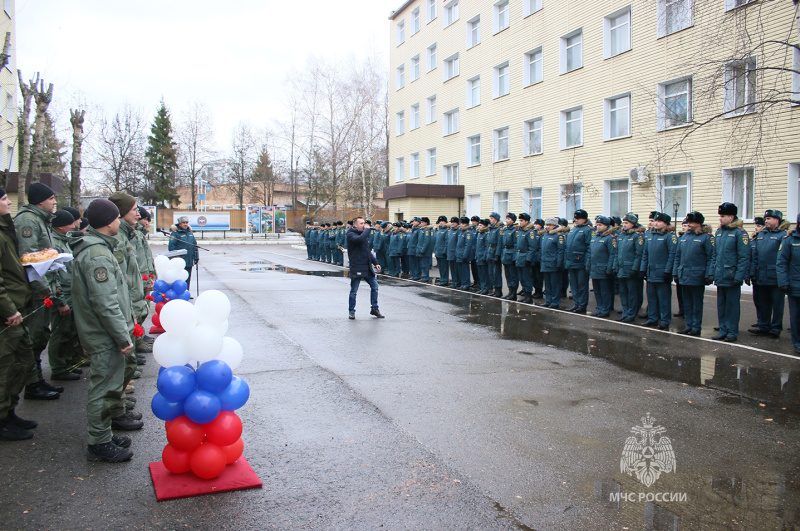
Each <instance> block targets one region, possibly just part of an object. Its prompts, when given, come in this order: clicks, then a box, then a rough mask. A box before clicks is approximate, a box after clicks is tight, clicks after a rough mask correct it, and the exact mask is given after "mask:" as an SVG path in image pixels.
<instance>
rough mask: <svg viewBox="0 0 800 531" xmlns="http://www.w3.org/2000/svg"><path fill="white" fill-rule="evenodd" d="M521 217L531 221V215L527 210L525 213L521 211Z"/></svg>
mask: <svg viewBox="0 0 800 531" xmlns="http://www.w3.org/2000/svg"><path fill="white" fill-rule="evenodd" d="M519 219H524V220H525V221H530V220H531V215H530V214H528V213H527V212H523V213H521V214H520V215H519Z"/></svg>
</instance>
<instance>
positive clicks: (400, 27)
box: [396, 20, 406, 46]
mask: <svg viewBox="0 0 800 531" xmlns="http://www.w3.org/2000/svg"><path fill="white" fill-rule="evenodd" d="M404 42H406V21H405V20H400V21H399V22H398V23H397V44H396V46H400V45H401V44H403V43H404Z"/></svg>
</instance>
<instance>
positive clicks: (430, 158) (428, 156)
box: [425, 147, 436, 177]
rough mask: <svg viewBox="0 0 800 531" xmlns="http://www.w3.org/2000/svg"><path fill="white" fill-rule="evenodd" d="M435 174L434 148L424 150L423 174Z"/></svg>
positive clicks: (428, 175) (427, 175)
mask: <svg viewBox="0 0 800 531" xmlns="http://www.w3.org/2000/svg"><path fill="white" fill-rule="evenodd" d="M431 175H436V148H435V147H432V148H428V149H426V150H425V176H426V177H430V176H431Z"/></svg>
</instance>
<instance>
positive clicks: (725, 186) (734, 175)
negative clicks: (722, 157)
mask: <svg viewBox="0 0 800 531" xmlns="http://www.w3.org/2000/svg"><path fill="white" fill-rule="evenodd" d="M754 181H755V168H753V167H748V168H729V169H725V170H722V202H723V203H724V202H730V203H733V204H734V205H736V206H737V207H738V209H739V217H740V218H742V219H744V220H746V221H749V220H752V219H753V217H754V216H755V214H754V213H753V206H754V200H753V199H754V198H753V185H754Z"/></svg>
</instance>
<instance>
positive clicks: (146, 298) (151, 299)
mask: <svg viewBox="0 0 800 531" xmlns="http://www.w3.org/2000/svg"><path fill="white" fill-rule="evenodd" d="M144 299H145V300H148V301H154V300H156V298H155V297H153V296H152V295H145V297H144Z"/></svg>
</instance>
